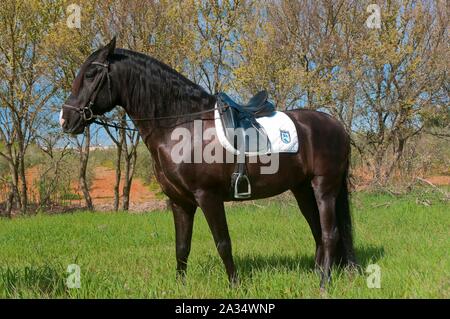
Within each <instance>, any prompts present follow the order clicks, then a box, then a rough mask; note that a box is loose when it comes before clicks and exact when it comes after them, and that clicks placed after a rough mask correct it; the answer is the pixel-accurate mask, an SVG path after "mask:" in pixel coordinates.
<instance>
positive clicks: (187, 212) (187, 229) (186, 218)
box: [170, 201, 196, 280]
mask: <svg viewBox="0 0 450 319" xmlns="http://www.w3.org/2000/svg"><path fill="white" fill-rule="evenodd" d="M170 204H171V207H172V212H173V219H174V222H175V242H176V246H175V249H176V256H177V277H178V278H179V279H181V280H184V278H185V276H186V269H187V260H188V257H189V252H190V251H191V240H192V226H193V224H194V215H195V210H196V207H195V206H194V205H180V204H177V203H175V202H173V201H170Z"/></svg>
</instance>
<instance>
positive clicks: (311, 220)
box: [60, 38, 356, 288]
mask: <svg viewBox="0 0 450 319" xmlns="http://www.w3.org/2000/svg"><path fill="white" fill-rule="evenodd" d="M116 105H121V106H122V107H123V108H124V109H125V110H126V112H127V113H128V115H129V116H130V118H131V119H132V120H133V122H134V124H135V126H136V127H137V128H138V130H139V132H140V135H141V137H142V139H143V141H144V142H145V144H146V145H147V147H148V149H149V150H150V152H151V155H152V158H153V160H154V162H155V174H156V178H157V180H158V182H159V183H160V185H161V187H162V190H163V191H164V193H165V194H166V195H167V196H168V197H169V198H170V203H171V208H172V211H173V215H174V221H175V231H176V258H177V274H178V275H179V276H180V277H181V278H184V276H185V273H186V268H187V259H188V255H189V251H190V247H191V237H192V226H193V222H194V214H195V211H196V209H197V207H200V208H201V209H202V211H203V213H204V214H205V217H206V220H207V222H208V225H209V227H210V229H211V232H212V235H213V237H214V241H215V244H216V247H217V250H218V252H219V255H220V257H221V258H222V260H223V262H224V264H225V268H226V271H227V274H228V278H229V280H230V282H231V283H235V282H236V281H237V274H236V269H235V265H234V262H233V257H232V252H231V240H230V236H229V233H228V226H227V221H226V216H225V210H224V202H225V201H230V200H233V196H230V181H231V175H232V173H233V170H234V168H235V165H234V164H232V163H211V164H207V163H204V162H202V163H179V164H177V163H175V162H174V161H173V160H172V159H171V149H172V147H173V146H174V144H175V143H177V141H174V140H172V139H171V133H172V131H173V130H174V129H175V128H180V127H183V128H185V129H187V130H190V131H192V130H193V121H194V120H195V119H197V120H198V119H201V120H202V121H203V129H204V130H205V129H208V128H211V127H214V121H213V112H212V111H210V112H208V110H213V109H214V107H215V105H216V96H214V95H210V94H208V93H207V92H206V91H205V90H204V89H202V88H201V87H200V86H199V85H197V84H195V83H193V82H191V81H190V80H188V79H187V78H185V77H184V76H182V75H181V74H179V73H177V72H176V71H175V70H173V69H171V68H170V67H168V66H167V65H165V64H163V63H161V62H159V61H157V60H155V59H153V58H151V57H149V56H146V55H143V54H140V53H136V52H133V51H129V50H125V49H116V48H115V38H114V39H113V40H112V41H111V42H110V43H109V44H108V45H106V46H105V47H103V48H101V49H99V50H97V51H96V52H94V53H93V54H91V56H89V57H88V58H87V60H86V61H85V62H84V64H83V65H82V66H81V68H80V71H79V74H78V75H77V77H76V78H75V80H74V82H73V87H72V92H71V95H70V96H69V98H68V99H67V101H66V103H65V104H64V105H63V107H62V110H61V117H60V124H61V126H62V128H63V130H64V131H65V132H67V133H72V134H81V133H83V131H84V128H85V127H86V126H87V125H89V124H91V123H92V122H93V121H94V119H95V117H96V116H97V115H102V114H104V113H106V112H108V111H111V110H112V109H113V108H114V107H115V106H116ZM202 111H204V112H202ZM199 114H200V115H199ZM286 114H287V115H288V116H289V117H290V118H291V119H292V120H293V121H294V123H295V125H296V128H297V132H298V135H299V138H300V141H301V145H300V148H299V151H298V152H297V153H291V154H287V153H283V154H280V155H279V169H278V172H277V173H275V174H269V175H262V174H260V167H261V165H262V164H261V162H260V161H258V162H257V163H248V165H247V170H248V175H249V177H250V179H251V183H252V196H251V199H257V198H266V197H270V196H274V195H277V194H280V193H282V192H284V191H286V190H291V191H292V193H293V194H294V196H295V198H296V200H297V202H298V205H299V207H300V210H301V212H302V213H303V215H304V216H305V218H306V220H307V222H308V224H309V226H310V227H311V230H312V234H313V236H314V240H315V242H316V253H315V264H316V267H317V268H318V269H319V270H320V271H321V287H322V288H323V287H325V285H326V283H327V282H328V281H329V280H330V279H331V267H332V265H333V264H340V265H347V266H354V265H356V261H355V256H354V249H353V240H352V223H351V215H350V209H349V200H348V196H349V195H348V187H347V176H348V166H349V153H350V143H349V137H348V135H347V133H346V132H345V130H344V128H343V126H342V125H341V124H340V123H339V122H338V121H336V120H335V119H333V118H332V117H330V116H329V115H327V114H324V113H321V112H316V111H309V110H294V111H287V112H286ZM174 115H177V116H174ZM203 143H204V144H203V146H205V145H206V142H203ZM208 143H219V142H218V141H217V140H216V139H214V140H213V141H209V142H208Z"/></svg>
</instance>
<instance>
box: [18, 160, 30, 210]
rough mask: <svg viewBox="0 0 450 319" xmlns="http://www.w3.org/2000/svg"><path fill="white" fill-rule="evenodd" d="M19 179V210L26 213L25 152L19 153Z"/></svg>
mask: <svg viewBox="0 0 450 319" xmlns="http://www.w3.org/2000/svg"><path fill="white" fill-rule="evenodd" d="M19 177H20V178H19V180H20V202H21V204H22V207H21V212H22V214H26V213H27V209H28V191H27V180H26V173H25V154H20V155H19Z"/></svg>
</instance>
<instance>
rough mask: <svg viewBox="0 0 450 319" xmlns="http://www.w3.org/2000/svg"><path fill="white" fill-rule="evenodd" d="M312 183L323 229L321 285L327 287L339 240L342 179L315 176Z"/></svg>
mask: <svg viewBox="0 0 450 319" xmlns="http://www.w3.org/2000/svg"><path fill="white" fill-rule="evenodd" d="M311 183H312V186H313V189H314V195H315V197H316V202H317V207H318V208H319V216H320V226H321V230H322V238H321V239H322V245H323V263H322V278H321V281H320V287H321V288H325V285H326V284H327V283H329V282H330V281H331V267H332V266H333V263H334V261H335V258H336V253H337V243H338V240H339V232H338V227H337V219H336V198H337V195H338V193H339V189H340V185H341V179H340V178H338V177H334V176H315V177H314V178H313V179H312V182H311Z"/></svg>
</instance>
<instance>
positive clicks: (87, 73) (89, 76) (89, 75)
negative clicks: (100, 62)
mask: <svg viewBox="0 0 450 319" xmlns="http://www.w3.org/2000/svg"><path fill="white" fill-rule="evenodd" d="M85 76H86V77H87V78H88V79H92V78H93V77H94V76H95V71H90V72H86V74H85Z"/></svg>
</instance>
